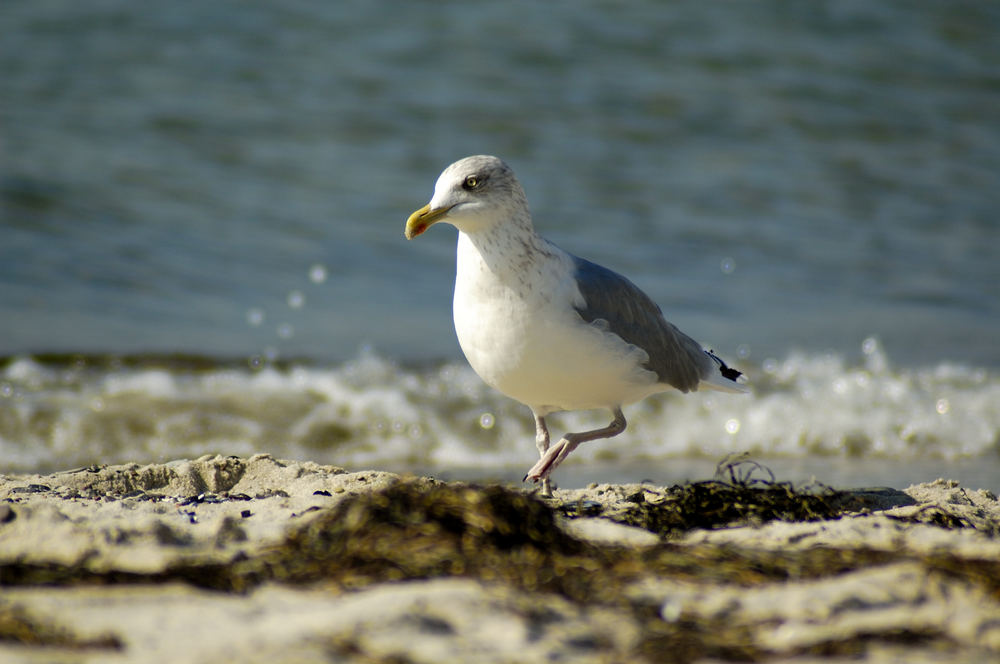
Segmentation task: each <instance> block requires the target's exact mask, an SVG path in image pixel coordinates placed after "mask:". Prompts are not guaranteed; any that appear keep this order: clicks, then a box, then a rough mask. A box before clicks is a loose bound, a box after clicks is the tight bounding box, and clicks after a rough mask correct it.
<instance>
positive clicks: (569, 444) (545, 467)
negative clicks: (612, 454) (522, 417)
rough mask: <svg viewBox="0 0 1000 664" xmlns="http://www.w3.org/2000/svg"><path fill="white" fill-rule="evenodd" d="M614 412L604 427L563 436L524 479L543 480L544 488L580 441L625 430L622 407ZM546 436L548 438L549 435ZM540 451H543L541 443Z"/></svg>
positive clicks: (608, 436)
mask: <svg viewBox="0 0 1000 664" xmlns="http://www.w3.org/2000/svg"><path fill="white" fill-rule="evenodd" d="M613 412H614V414H615V419H614V420H613V421H612V422H611V424H609V425H608V426H606V427H604V428H603V429H594V430H593V431H583V432H581V433H568V434H566V435H565V436H563V438H562V440H560V441H559V442H558V443H556V444H555V445H554V446H552V447H551V448H549V449H548V450H546V451H545V453H544V454H542V458H541V459H539V460H538V463H536V464H535V465H534V466H532V468H531V470H529V471H528V474H527V475H525V476H524V479H525V480H532V481H534V482H537V481H539V480H541V481H542V483H543V484H542V486H543V489H544V487H545V483H546V482H548V479H549V475H550V474H551V473H552V471H553V470H555V469H556V467H557V466H558V465H559V464H561V463H562V462H563V460H564V459H565V458H566V457H568V456H569V453H570V452H572V451H573V450H575V449H576V446H577V445H579V444H580V443H586V442H587V441H589V440H597V439H599V438H612V437H614V436H617V435H618V434H620V433H621V432H622V431H625V425H626V422H625V415H624V414H622V409H621V408H615V409H614V410H613ZM538 419H539V418H537V416H536V419H535V423H536V427H537V423H538ZM544 425H545V423H544V421H543V422H542V426H544ZM547 433H548V432H546V434H547ZM546 438H548V436H547V435H546ZM536 440H537V439H536ZM539 451H541V446H540V445H539Z"/></svg>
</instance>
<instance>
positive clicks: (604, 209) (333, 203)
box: [0, 0, 1000, 489]
mask: <svg viewBox="0 0 1000 664" xmlns="http://www.w3.org/2000/svg"><path fill="white" fill-rule="evenodd" d="M998 30H1000V6H997V5H995V4H994V3H989V2H948V3H932V2H917V3H913V2H877V3H872V2H811V3H793V2H783V1H777V0H771V1H767V2H757V3H739V2H719V3H697V2H680V3H664V2H654V1H652V0H645V1H643V0H640V1H636V2H629V3H608V2H597V1H585V2H573V3H568V2H567V3H554V4H553V3H546V4H538V3H532V2H520V1H517V0H515V1H513V2H508V3H492V4H485V3H452V2H445V3H439V2H411V3H389V2H385V1H382V0H375V1H366V2H337V3H331V2H321V1H320V0H299V1H292V2H283V3H267V2H256V1H240V2H235V1H229V2H227V1H217V2H196V1H193V0H178V1H175V2H170V3H154V4H146V3H142V4H139V3H134V2H126V1H125V0H94V1H92V2H87V3H77V2H68V1H66V0H30V1H26V0H5V1H4V2H3V3H2V5H0V34H2V39H0V72H2V75H0V321H2V322H0V356H4V357H6V358H8V359H6V360H5V361H4V363H3V369H2V372H3V373H0V470H2V469H4V468H5V467H6V468H8V469H11V470H19V469H20V470H23V469H38V468H49V467H53V466H54V467H64V466H66V465H67V464H71V463H81V464H83V463H92V462H96V461H105V462H108V461H120V460H131V459H135V460H140V461H152V460H158V459H164V458H175V457H177V456H180V455H190V454H197V453H206V452H224V453H247V452H253V451H271V452H274V453H275V454H277V455H284V456H294V457H305V458H316V459H317V460H324V461H327V462H330V463H340V464H352V463H379V464H382V465H385V466H394V467H402V468H421V469H423V468H431V469H435V468H437V469H441V468H445V467H452V466H456V467H457V466H461V467H463V468H469V467H471V468H475V469H477V470H476V472H494V471H497V469H501V468H506V467H507V465H512V466H517V467H520V466H524V468H527V467H528V466H530V465H531V463H532V462H533V459H532V457H533V456H534V454H535V452H534V445H533V440H532V435H531V430H530V427H529V426H528V425H529V424H530V422H529V420H530V417H529V416H528V413H527V410H526V409H524V408H522V407H520V406H518V405H517V404H512V403H510V402H508V401H506V400H504V399H502V398H501V397H498V396H496V395H495V394H492V393H490V392H489V391H488V390H486V389H485V388H483V387H482V386H481V385H480V384H479V383H478V382H477V379H476V378H475V377H474V376H473V375H471V374H470V373H469V372H468V369H467V368H466V367H465V365H464V361H463V360H462V358H461V353H460V350H459V348H458V344H457V342H456V340H455V336H454V332H453V330H452V326H451V311H450V309H451V288H452V280H453V277H454V256H453V252H454V243H455V233H454V231H453V230H452V229H451V228H449V227H445V226H442V227H435V228H434V229H432V231H431V232H429V233H427V234H426V235H424V236H421V237H420V238H419V240H417V241H414V242H409V243H408V242H406V241H405V240H404V239H403V234H402V230H403V224H404V222H405V219H406V217H407V215H408V214H409V213H410V212H411V211H412V210H414V209H416V208H418V207H420V206H422V205H423V204H424V203H426V202H427V200H429V198H430V195H431V192H432V188H433V184H434V181H435V179H436V178H437V175H438V174H439V172H440V171H441V170H442V169H443V168H444V167H445V166H447V165H448V164H449V163H451V162H452V161H454V160H456V159H458V158H461V157H463V156H466V155H469V154H476V153H490V154H496V155H498V156H501V157H502V158H504V159H505V160H506V161H507V162H508V163H509V164H510V165H511V166H512V167H513V168H514V170H515V172H516V173H517V174H518V176H519V177H520V179H521V181H522V183H523V185H524V187H525V189H526V191H527V194H528V198H529V201H530V203H531V205H532V209H533V212H534V215H535V220H536V226H537V227H538V229H539V230H540V232H542V234H544V235H546V236H547V237H549V238H550V239H552V240H553V241H555V242H556V243H557V244H559V245H561V246H562V247H563V248H565V249H567V250H569V251H572V252H573V253H576V254H578V255H582V256H585V257H587V258H589V259H591V260H594V261H597V262H599V263H602V264H604V265H607V266H609V267H611V268H613V269H616V270H618V271H620V272H623V273H625V274H627V275H628V276H629V277H630V278H631V279H632V280H633V281H635V282H636V283H637V284H638V285H639V286H640V287H642V288H643V289H644V290H646V291H647V292H648V293H649V294H650V295H651V296H652V297H653V298H654V299H655V300H656V301H657V302H658V303H659V304H660V305H661V307H662V308H663V310H664V312H665V314H666V315H667V318H668V319H670V320H671V321H673V322H674V323H676V324H677V325H678V326H680V327H681V328H682V329H684V330H685V331H687V332H688V333H689V334H691V335H692V336H694V337H695V338H697V339H699V340H701V341H703V342H704V343H705V344H706V345H708V346H712V347H713V348H715V350H716V351H717V352H718V353H720V354H721V355H723V356H724V357H726V358H727V360H731V361H732V362H731V363H733V364H736V365H738V366H740V367H741V368H743V369H745V370H746V372H747V373H748V374H750V375H751V378H752V379H753V380H754V382H755V389H756V390H757V393H756V395H755V396H754V397H751V398H750V399H744V400H743V401H739V398H735V401H734V400H733V399H734V398H731V397H721V396H718V397H702V396H696V397H693V398H692V397H687V398H686V399H687V400H684V399H682V398H680V397H677V398H674V397H662V398H660V399H659V400H655V399H654V400H651V402H650V403H649V404H643V405H641V406H636V407H633V408H634V410H633V411H632V412H633V413H634V414H633V415H632V416H631V417H630V420H631V421H632V426H631V428H630V432H629V433H628V434H626V436H624V437H623V438H622V439H621V440H620V441H617V442H614V443H606V444H603V446H595V447H594V448H593V450H591V451H589V452H586V453H581V455H580V456H581V462H582V463H590V464H591V465H593V467H594V468H596V469H597V470H598V475H600V470H601V468H602V467H608V466H610V465H614V464H615V463H620V464H625V465H627V464H628V463H629V462H630V461H635V460H636V459H646V460H648V459H653V460H664V466H665V467H666V466H671V464H675V465H676V460H677V459H678V458H703V459H710V458H714V457H715V455H718V454H722V453H726V452H730V451H742V450H745V449H748V450H751V451H754V452H756V453H758V454H763V455H765V456H766V455H774V456H776V457H780V458H783V459H794V460H796V463H800V462H802V460H803V459H817V460H818V461H817V463H819V464H820V465H819V466H817V467H819V468H825V467H827V466H824V465H823V464H828V465H829V464H830V463H832V462H834V461H844V460H845V459H848V460H850V459H860V460H862V461H869V462H872V460H883V461H885V462H886V464H887V467H889V468H895V467H898V465H899V464H898V460H899V459H900V458H904V457H905V458H906V459H918V460H920V463H922V464H924V466H921V468H922V469H923V470H922V471H921V472H923V471H924V470H926V472H927V473H933V472H936V469H937V468H939V467H943V468H944V469H945V470H947V469H952V470H954V471H955V472H956V473H958V474H959V475H961V473H964V472H966V471H965V470H961V468H966V467H967V468H968V469H971V470H969V472H979V471H980V470H981V469H982V468H983V467H984V464H985V465H986V467H988V468H989V473H990V474H989V475H987V476H986V480H985V481H986V482H987V483H988V482H989V481H991V480H990V478H993V479H995V480H996V484H998V485H1000V461H998V459H1000V433H998V432H1000V413H998V410H1000V406H998V405H997V404H998V403H1000V378H998V373H997V369H998V367H1000V346H998V343H997V340H998V339H1000V288H998V283H1000V262H998V260H997V250H996V247H997V246H1000V220H998V218H997V209H998V207H1000V186H998V179H1000V120H998V114H997V109H998V108H1000V42H998V41H997V39H996V35H997V34H998ZM195 358H197V359H195ZM227 381H228V382H227ZM449 395H450V396H449ZM725 399H729V400H728V401H726V400H725ZM269 405H272V406H273V407H269ZM626 413H627V414H629V411H628V410H627V411H626ZM578 418H582V419H578ZM604 419H606V415H605V414H603V413H598V414H596V415H595V414H582V415H579V416H577V415H572V416H567V418H566V420H565V425H566V426H568V427H570V428H572V427H575V426H583V425H586V424H588V423H590V422H600V423H601V424H603V423H604ZM581 452H582V450H581ZM588 455H589V456H588ZM671 459H672V460H673V461H670V460H671ZM962 464H966V465H965V466H963V465H962ZM990 464H992V465H990ZM848 465H849V466H850V464H848ZM861 465H862V466H863V465H865V464H861ZM850 467H851V468H855V467H854V466H850ZM648 468H649V463H646V462H644V463H643V470H644V471H645V472H648ZM497 472H499V471H497ZM521 472H522V473H523V470H522V471H521ZM622 472H623V476H626V475H628V472H625V471H622ZM663 472H668V471H666V470H664V471H663ZM846 472H847V477H848V478H850V477H851V475H850V473H851V472H853V471H851V470H848V471H846ZM945 474H947V473H945ZM935 476H936V475H935ZM609 479H610V478H609ZM875 479H878V478H875ZM903 479H905V477H904V478H903ZM993 488H994V489H996V488H1000V486H996V485H994V486H993Z"/></svg>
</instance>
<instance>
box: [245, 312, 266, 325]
mask: <svg viewBox="0 0 1000 664" xmlns="http://www.w3.org/2000/svg"><path fill="white" fill-rule="evenodd" d="M263 322H264V312H263V311H262V310H261V309H258V308H256V307H254V308H253V309H247V324H249V325H250V327H259V326H260V324H261V323H263Z"/></svg>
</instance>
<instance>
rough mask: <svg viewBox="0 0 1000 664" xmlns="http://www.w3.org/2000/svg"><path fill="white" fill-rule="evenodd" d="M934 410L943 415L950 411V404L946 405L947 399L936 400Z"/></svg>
mask: <svg viewBox="0 0 1000 664" xmlns="http://www.w3.org/2000/svg"><path fill="white" fill-rule="evenodd" d="M934 409H935V410H937V412H938V413H939V414H941V415H944V414H945V413H947V412H948V411H949V410H951V404H950V403H948V400H947V399H938V400H937V404H935V406H934Z"/></svg>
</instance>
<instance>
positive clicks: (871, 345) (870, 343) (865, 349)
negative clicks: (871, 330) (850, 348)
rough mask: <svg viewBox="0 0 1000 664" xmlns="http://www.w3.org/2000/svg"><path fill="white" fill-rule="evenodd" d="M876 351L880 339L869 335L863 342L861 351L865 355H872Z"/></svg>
mask: <svg viewBox="0 0 1000 664" xmlns="http://www.w3.org/2000/svg"><path fill="white" fill-rule="evenodd" d="M876 351H878V339H876V338H875V337H868V338H867V339H865V340H864V341H862V342H861V352H862V353H864V354H865V355H871V354H872V353H874V352H876Z"/></svg>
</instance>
